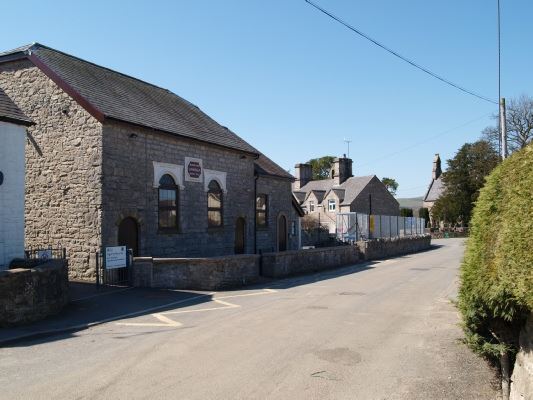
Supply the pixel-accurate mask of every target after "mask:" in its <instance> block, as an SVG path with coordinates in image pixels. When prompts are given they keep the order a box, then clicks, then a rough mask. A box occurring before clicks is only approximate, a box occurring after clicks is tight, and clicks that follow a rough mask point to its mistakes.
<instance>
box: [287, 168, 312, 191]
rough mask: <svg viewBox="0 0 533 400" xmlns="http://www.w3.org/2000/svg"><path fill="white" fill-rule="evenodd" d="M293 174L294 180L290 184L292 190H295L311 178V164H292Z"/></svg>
mask: <svg viewBox="0 0 533 400" xmlns="http://www.w3.org/2000/svg"><path fill="white" fill-rule="evenodd" d="M294 176H295V178H296V180H295V181H294V183H293V184H292V190H294V191H297V190H300V188H302V187H303V186H305V185H306V184H307V183H308V182H309V181H311V180H312V179H313V169H312V167H311V164H296V165H295V166H294Z"/></svg>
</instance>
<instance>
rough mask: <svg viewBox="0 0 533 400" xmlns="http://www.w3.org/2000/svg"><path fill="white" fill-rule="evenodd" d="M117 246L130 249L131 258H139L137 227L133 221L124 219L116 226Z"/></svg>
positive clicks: (129, 218)
mask: <svg viewBox="0 0 533 400" xmlns="http://www.w3.org/2000/svg"><path fill="white" fill-rule="evenodd" d="M118 245H119V246H126V247H127V248H128V249H132V252H133V256H134V257H138V256H139V227H138V225H137V221H135V219H133V218H131V217H128V218H124V219H123V220H122V221H121V222H120V225H119V226H118Z"/></svg>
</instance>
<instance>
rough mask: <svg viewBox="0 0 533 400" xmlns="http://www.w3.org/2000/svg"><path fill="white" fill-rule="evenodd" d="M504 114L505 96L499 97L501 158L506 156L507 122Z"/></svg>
mask: <svg viewBox="0 0 533 400" xmlns="http://www.w3.org/2000/svg"><path fill="white" fill-rule="evenodd" d="M505 116H506V114H505V97H502V98H501V99H500V130H501V131H500V135H501V137H500V141H501V144H502V160H505V159H506V158H507V124H506V122H505V121H506V117H505Z"/></svg>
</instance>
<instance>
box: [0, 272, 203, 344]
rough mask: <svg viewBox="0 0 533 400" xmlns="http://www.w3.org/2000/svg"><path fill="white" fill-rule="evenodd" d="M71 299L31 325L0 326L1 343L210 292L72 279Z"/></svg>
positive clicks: (169, 304) (171, 304)
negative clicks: (54, 313)
mask: <svg viewBox="0 0 533 400" xmlns="http://www.w3.org/2000/svg"><path fill="white" fill-rule="evenodd" d="M70 291H71V299H72V301H71V303H70V304H69V305H68V306H67V307H66V308H65V309H64V310H63V311H62V312H61V313H60V314H58V315H56V316H53V317H49V318H46V319H45V320H42V321H38V322H35V323H33V324H30V325H25V326H18V327H13V328H2V329H0V347H4V346H9V345H12V344H13V343H14V342H15V343H16V342H20V339H22V338H34V337H44V336H49V335H50V334H52V333H54V332H65V331H69V332H76V331H79V330H82V329H87V328H89V327H93V326H96V325H100V324H103V323H106V322H109V321H113V320H116V319H117V318H126V317H132V316H139V315H145V314H150V313H151V312H155V311H156V310H161V311H163V310H165V309H169V308H175V307H177V306H179V305H181V304H186V305H188V306H190V305H194V304H198V303H203V302H208V301H210V299H211V294H210V293H207V292H195V291H183V290H174V291H173V290H153V289H139V288H135V289H134V288H128V287H111V286H101V287H100V288H98V289H97V288H96V285H94V284H89V283H82V282H78V283H77V282H71V284H70Z"/></svg>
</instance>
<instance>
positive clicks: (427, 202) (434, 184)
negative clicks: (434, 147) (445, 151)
mask: <svg viewBox="0 0 533 400" xmlns="http://www.w3.org/2000/svg"><path fill="white" fill-rule="evenodd" d="M443 193H444V183H443V181H442V169H441V161H440V156H439V154H435V157H434V158H433V170H432V172H431V182H430V184H429V186H428V190H427V191H426V194H425V196H424V207H425V208H427V209H428V210H429V220H430V225H431V226H436V224H437V221H434V218H433V215H432V213H431V209H432V208H433V206H434V205H435V202H436V201H437V200H438V199H439V197H440V196H442V194H443Z"/></svg>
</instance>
